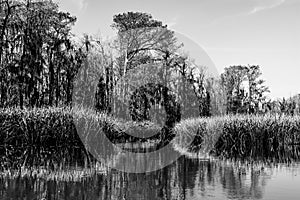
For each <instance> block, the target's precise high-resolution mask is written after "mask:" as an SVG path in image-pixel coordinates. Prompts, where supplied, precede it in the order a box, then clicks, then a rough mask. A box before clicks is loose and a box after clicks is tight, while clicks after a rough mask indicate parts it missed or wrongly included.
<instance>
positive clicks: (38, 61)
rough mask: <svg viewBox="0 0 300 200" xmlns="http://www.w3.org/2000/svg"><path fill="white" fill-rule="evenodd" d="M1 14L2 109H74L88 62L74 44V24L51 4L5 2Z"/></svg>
mask: <svg viewBox="0 0 300 200" xmlns="http://www.w3.org/2000/svg"><path fill="white" fill-rule="evenodd" d="M2 5H4V6H3V7H2ZM1 9H2V11H3V12H2V11H1V14H2V13H3V14H4V16H5V17H4V18H2V17H1V19H0V24H1V33H0V34H1V35H0V43H1V45H0V46H1V48H0V64H1V69H0V70H1V71H0V76H1V81H0V82H1V83H0V87H1V96H0V99H1V101H0V102H1V105H0V106H1V107H6V106H19V107H21V108H22V107H23V106H26V107H27V106H31V107H33V106H44V105H50V106H53V105H54V104H55V105H56V106H59V105H62V104H70V102H71V96H72V84H73V83H72V82H73V80H74V77H75V75H76V73H77V71H78V69H79V67H80V66H81V64H82V60H83V58H84V55H83V54H82V53H81V51H80V50H79V49H76V47H75V46H74V45H73V44H72V41H71V39H70V36H71V34H70V30H71V26H72V25H73V24H74V23H75V21H76V18H75V17H73V16H71V15H70V14H69V13H66V12H61V11H59V9H58V5H57V4H56V3H54V2H52V1H50V0H45V1H42V0H36V1H31V0H27V1H25V0H14V1H1ZM3 47H4V48H3Z"/></svg>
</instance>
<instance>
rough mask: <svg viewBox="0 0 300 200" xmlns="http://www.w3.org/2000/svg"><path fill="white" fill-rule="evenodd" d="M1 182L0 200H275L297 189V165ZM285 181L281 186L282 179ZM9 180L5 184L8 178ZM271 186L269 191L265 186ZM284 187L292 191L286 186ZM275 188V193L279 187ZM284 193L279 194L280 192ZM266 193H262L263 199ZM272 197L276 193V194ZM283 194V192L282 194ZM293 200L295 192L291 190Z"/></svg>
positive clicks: (205, 165)
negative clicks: (269, 199) (278, 195)
mask: <svg viewBox="0 0 300 200" xmlns="http://www.w3.org/2000/svg"><path fill="white" fill-rule="evenodd" d="M82 171H83V170H79V171H76V170H73V171H72V170H70V171H65V172H64V173H62V174H56V175H51V174H46V175H44V176H40V175H37V174H32V175H29V174H27V175H23V177H22V178H21V177H14V178H11V176H6V175H7V174H6V175H4V174H2V176H1V178H0V199H28V200H29V199H30V200H31V199H43V198H44V199H72V200H73V199H93V200H94V199H147V200H148V199H187V200H189V199H202V198H204V199H264V198H266V199H267V198H269V197H270V196H271V197H272V199H276V196H274V195H273V196H272V194H274V192H269V193H268V191H272V190H273V189H274V188H276V187H278V186H281V185H282V184H289V182H290V183H293V182H292V181H294V183H298V184H299V183H300V176H299V175H300V165H299V164H266V163H264V164H262V163H257V164H254V163H240V162H229V161H213V160H210V161H208V160H200V159H195V158H187V157H185V156H182V157H181V158H180V159H179V160H177V161H176V162H174V163H173V164H172V165H170V166H168V167H165V168H163V169H161V170H158V171H155V172H149V173H141V174H134V173H125V172H120V171H116V170H109V169H106V170H105V171H102V172H101V173H99V172H96V171H93V172H92V171H91V172H90V173H86V174H82ZM281 176H282V177H285V182H282V179H281V178H278V181H276V180H277V179H276V178H277V177H281ZM9 177H10V178H9ZM270 181H271V185H270V186H269V182H270ZM295 181H296V182H295ZM288 187H290V188H293V187H295V186H294V185H293V184H290V185H289V186H288ZM278 188H280V187H278ZM282 190H284V188H282ZM266 191H267V193H266ZM277 192H280V191H278V190H277ZM281 192H282V193H284V192H285V191H281ZM288 195H289V199H298V197H299V195H300V192H299V190H297V189H295V190H290V191H289V194H288Z"/></svg>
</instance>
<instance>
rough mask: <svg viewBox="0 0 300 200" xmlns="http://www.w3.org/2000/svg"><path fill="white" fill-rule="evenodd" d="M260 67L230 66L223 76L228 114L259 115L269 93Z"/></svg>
mask: <svg viewBox="0 0 300 200" xmlns="http://www.w3.org/2000/svg"><path fill="white" fill-rule="evenodd" d="M261 74H262V73H261V71H260V67H259V66H250V65H248V66H230V67H228V68H225V72H224V73H222V74H221V80H222V84H223V86H224V88H225V91H226V96H227V113H257V112H258V111H259V110H260V107H261V106H262V104H263V103H264V101H265V100H266V96H265V93H267V92H269V89H268V87H267V86H265V85H264V82H265V81H264V80H262V79H260V76H261Z"/></svg>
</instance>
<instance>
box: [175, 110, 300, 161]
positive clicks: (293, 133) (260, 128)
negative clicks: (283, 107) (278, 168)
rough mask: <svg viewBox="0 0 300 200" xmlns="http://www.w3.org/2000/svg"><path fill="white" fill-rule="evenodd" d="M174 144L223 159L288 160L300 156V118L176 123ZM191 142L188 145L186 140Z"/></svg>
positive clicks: (249, 117)
mask: <svg viewBox="0 0 300 200" xmlns="http://www.w3.org/2000/svg"><path fill="white" fill-rule="evenodd" d="M175 133H176V134H177V137H176V139H175V140H174V142H173V143H174V145H175V147H177V148H179V149H184V148H183V147H188V148H185V149H184V150H185V151H200V152H202V153H204V154H205V153H206V154H209V155H214V156H217V157H222V158H237V159H265V160H270V159H271V160H272V159H274V160H277V161H278V160H279V161H284V162H286V161H289V160H295V159H299V155H300V153H299V152H300V117H299V116H285V115H281V116H278V115H264V116H258V115H235V116H222V117H213V118H199V119H188V120H185V121H182V122H181V123H179V124H177V125H176V127H175ZM190 138H194V139H193V141H192V142H191V145H188V146H187V142H190V141H191V139H190Z"/></svg>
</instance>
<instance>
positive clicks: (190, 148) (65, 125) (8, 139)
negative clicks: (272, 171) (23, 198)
mask: <svg viewBox="0 0 300 200" xmlns="http://www.w3.org/2000/svg"><path fill="white" fill-rule="evenodd" d="M99 128H101V130H102V131H103V133H105V135H106V136H107V137H108V139H109V140H111V141H112V142H114V143H115V144H127V143H128V142H129V143H130V142H132V143H134V142H136V141H135V139H136V137H133V136H130V135H126V134H125V133H126V131H128V130H132V131H134V132H139V131H141V132H143V131H144V130H148V129H149V130H150V133H151V132H156V131H157V132H158V131H159V129H160V127H158V126H155V125H153V124H151V123H149V122H143V123H134V122H124V121H121V120H118V119H115V118H113V117H111V116H107V115H105V114H101V113H97V112H95V111H93V110H86V109H81V108H73V109H69V108H41V109H24V110H20V109H17V108H11V109H2V110H1V109H0V171H1V170H2V171H3V170H7V169H14V168H21V167H26V166H27V167H39V166H47V167H51V168H53V169H54V168H57V166H60V167H62V168H63V167H64V166H68V165H70V163H71V164H72V165H79V166H88V165H91V164H93V163H95V158H93V156H92V155H91V154H90V153H89V152H90V149H88V146H89V144H91V141H93V140H94V139H96V140H97V141H102V138H103V134H98V133H97V130H98V129H99ZM93 131H94V132H93ZM78 132H80V134H78ZM91 133H92V134H91ZM174 133H175V135H176V137H175V139H174V140H173V141H172V144H173V146H174V147H175V149H178V150H180V151H182V152H183V151H185V152H198V153H199V152H200V153H202V155H205V156H206V157H209V156H215V157H222V158H230V159H235V158H237V159H240V158H242V159H249V158H250V159H253V158H254V159H265V160H270V159H275V160H281V161H282V160H284V161H289V160H295V159H299V156H298V155H300V150H299V149H300V117H299V116H283V115H282V116H273V115H265V116H251V115H245V116H242V115H238V116H222V117H212V118H195V119H187V120H183V121H181V122H180V123H178V124H176V126H175V128H174ZM93 134H94V135H93ZM157 139H159V138H156V140H153V141H156V142H157ZM144 140H146V139H145V138H144ZM148 142H149V141H148ZM149 144H150V143H149ZM91 148H93V147H91ZM97 148H98V149H96V150H97V153H99V152H100V153H101V152H102V151H108V149H107V146H106V145H105V143H104V142H103V144H101V143H100V144H97ZM94 149H95V148H94ZM91 166H92V165H91Z"/></svg>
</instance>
